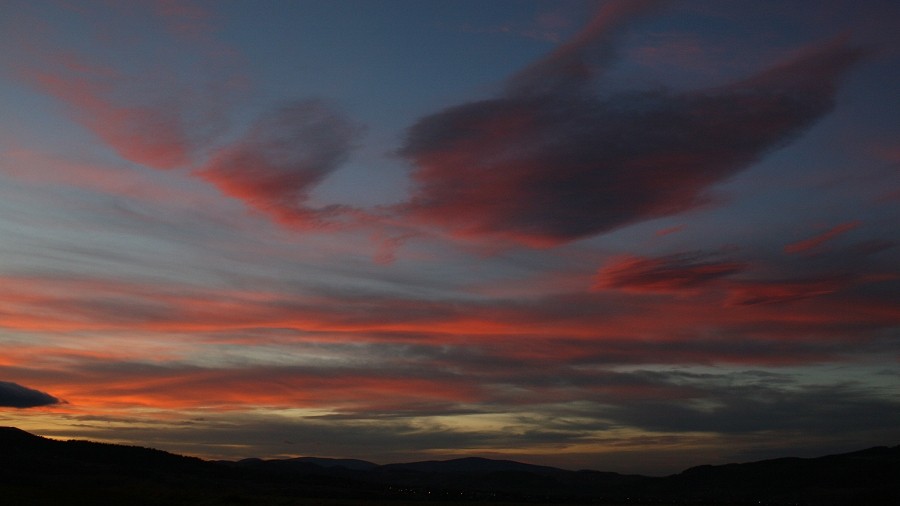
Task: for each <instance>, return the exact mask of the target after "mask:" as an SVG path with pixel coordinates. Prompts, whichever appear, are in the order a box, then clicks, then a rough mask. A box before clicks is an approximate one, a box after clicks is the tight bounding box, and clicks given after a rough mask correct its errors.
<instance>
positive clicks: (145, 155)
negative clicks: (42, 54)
mask: <svg viewBox="0 0 900 506" xmlns="http://www.w3.org/2000/svg"><path fill="white" fill-rule="evenodd" d="M30 74H31V77H32V80H33V82H35V83H36V84H37V85H38V86H39V87H41V88H42V89H43V90H44V91H46V92H48V93H50V94H52V95H54V96H56V97H57V98H60V99H62V100H63V101H65V102H66V103H68V104H69V105H70V106H71V107H72V109H73V111H75V115H74V117H75V120H76V121H78V122H79V123H81V124H82V125H84V126H85V127H86V128H88V129H89V130H91V131H92V132H94V134H95V135H97V137H99V138H100V139H102V140H103V141H104V142H105V143H107V144H108V145H109V146H110V147H112V148H113V149H114V150H115V151H116V152H117V153H118V154H119V155H120V156H121V157H122V158H124V159H126V160H130V161H132V162H135V163H140V164H142V165H147V166H149V167H154V168H158V169H171V168H174V167H180V166H184V165H187V164H188V163H189V161H190V158H191V156H190V155H191V150H192V148H193V146H191V144H190V143H189V141H188V134H187V132H186V130H185V128H186V125H185V121H184V118H183V116H182V115H181V112H180V111H182V110H183V109H182V106H184V105H185V104H181V103H179V102H180V101H179V100H176V99H165V98H160V99H159V100H158V101H156V102H155V103H154V102H151V103H146V104H143V105H134V104H129V103H127V101H121V102H120V101H117V100H116V99H115V98H113V97H114V94H113V91H112V90H113V89H114V88H122V87H123V86H124V83H123V81H124V78H123V77H122V76H120V75H118V74H117V73H116V72H114V71H112V70H110V69H99V68H91V67H88V66H86V65H84V64H77V63H71V64H67V65H64V66H61V67H57V68H56V70H55V72H54V73H51V72H32V73H30Z"/></svg>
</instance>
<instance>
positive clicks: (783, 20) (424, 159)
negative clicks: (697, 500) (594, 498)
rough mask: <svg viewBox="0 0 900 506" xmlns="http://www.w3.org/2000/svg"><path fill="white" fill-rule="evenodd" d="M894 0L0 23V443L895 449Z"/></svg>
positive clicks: (899, 273) (446, 451) (676, 464)
mask: <svg viewBox="0 0 900 506" xmlns="http://www.w3.org/2000/svg"><path fill="white" fill-rule="evenodd" d="M898 24H900V6H898V4H897V3H896V2H892V1H887V0H884V1H879V0H871V1H867V2H862V3H860V2H854V1H850V0H847V1H836V0H833V1H824V2H823V1H796V2H781V1H763V2H731V1H721V0H710V1H702V0H697V1H672V2H662V1H660V2H651V1H639V0H634V1H599V2H594V1H584V0H558V1H553V0H492V1H491V2H483V1H481V0H478V1H470V0H455V1H452V2H421V1H418V0H408V1H407V0H380V1H363V0H358V1H354V0H336V1H331V0H329V1H312V0H298V1H274V0H265V1H259V2H251V1H236V0H222V1H208V2H203V1H200V2H179V1H96V2H89V1H45V0H38V1H30V0H29V1H26V0H11V1H5V2H3V3H2V5H0V43H2V47H3V48H4V51H3V54H2V55H0V107H2V109H0V110H2V115H0V425H11V426H17V427H20V428H22V429H25V430H28V431H31V432H33V433H36V434H40V435H43V436H47V437H52V438H59V439H70V438H77V439H91V440H95V441H105V442H114V443H124V444H134V445H141V446H150V447H154V448H160V449H164V450H168V451H173V452H178V453H182V454H187V455H196V456H200V457H203V458H215V459H219V458H224V459H239V458H245V457H263V458H287V457H293V456H302V455H315V456H322V457H354V458H362V459H367V460H371V461H374V462H377V463H388V462H404V461H415V460H431V459H448V458H455V457H463V456H481V457H489V458H507V459H514V460H519V461H524V462H531V463H535V464H544V465H553V466H559V467H563V468H567V469H597V470H606V471H618V472H634V473H644V474H668V473H674V472H678V471H681V470H683V469H685V468H687V467H689V466H693V465H698V464H706V463H712V464H716V463H725V462H735V461H749V460H758V459H763V458H771V457H779V456H787V455H792V456H802V457H808V456H818V455H823V454H828V453H836V452H842V451H852V450H857V449H862V448H866V447H869V446H876V445H896V444H900V367H898V365H900V331H898V329H900V244H898V240H897V237H900V220H898V216H900V171H898V168H900V122H898V121H897V118H900V101H898V100H897V90H898V89H900V36H898V34H900V30H898Z"/></svg>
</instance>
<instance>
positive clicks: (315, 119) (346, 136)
mask: <svg viewBox="0 0 900 506" xmlns="http://www.w3.org/2000/svg"><path fill="white" fill-rule="evenodd" d="M359 134H360V127H359V126H357V125H356V124H354V123H353V122H351V121H350V120H349V119H347V118H346V117H345V116H344V114H343V113H341V112H339V111H338V110H336V109H335V108H334V107H331V106H329V105H328V104H326V103H324V102H322V101H318V100H304V101H298V102H294V103H291V104H288V105H285V106H283V107H280V108H277V109H275V110H272V111H270V112H268V113H267V114H265V115H264V116H263V117H261V118H260V119H259V120H258V121H257V122H256V123H255V124H254V125H253V126H252V127H251V128H250V130H249V131H248V132H247V133H246V134H245V135H244V136H243V137H241V138H239V139H238V140H236V141H234V142H233V143H231V144H230V145H228V146H225V147H224V148H222V149H220V150H219V151H218V152H217V153H215V154H214V155H213V157H212V160H211V161H210V162H209V163H208V164H207V166H206V167H205V168H204V169H202V170H201V171H199V172H198V175H199V176H200V177H202V178H204V179H206V180H208V181H209V182H211V183H213V184H214V185H216V186H217V187H219V189H220V190H222V192H223V193H226V194H228V195H230V196H232V197H235V198H238V199H241V200H243V201H244V202H245V203H247V205H249V206H251V207H254V208H256V209H258V210H260V211H262V212H264V213H267V214H269V215H271V216H273V217H274V218H275V219H277V220H279V221H280V222H282V223H284V224H288V225H295V226H308V225H314V224H316V223H317V222H318V221H319V219H320V218H323V217H326V216H328V215H330V214H335V213H337V212H338V211H339V208H337V207H330V208H324V209H311V208H308V207H306V205H305V202H306V200H307V199H308V197H309V192H310V191H311V190H312V189H313V188H314V187H315V186H316V185H317V184H318V183H320V182H321V181H322V180H323V179H324V178H325V177H326V176H327V175H328V174H330V173H331V172H332V171H334V170H335V169H337V168H338V166H340V164H341V163H343V162H344V161H345V160H346V158H347V156H348V155H349V153H350V150H351V148H352V147H353V143H354V141H355V140H356V139H357V137H358V136H359Z"/></svg>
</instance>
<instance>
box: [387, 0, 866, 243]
mask: <svg viewBox="0 0 900 506" xmlns="http://www.w3.org/2000/svg"><path fill="white" fill-rule="evenodd" d="M646 7H647V6H646V5H644V4H643V3H632V2H621V3H620V2H612V3H608V4H604V8H603V9H601V10H600V11H599V13H598V15H597V16H596V17H595V18H594V20H593V21H591V22H590V23H589V24H588V26H587V27H586V28H585V29H584V30H583V31H582V32H581V33H580V34H579V35H577V36H576V37H575V38H574V39H573V40H572V41H570V42H569V43H567V44H564V45H563V46H561V47H560V48H559V49H557V50H556V51H554V52H553V53H551V54H550V55H549V56H548V57H546V58H544V59H542V60H540V61H538V62H537V63H535V64H533V65H531V66H529V67H527V68H526V69H524V70H523V71H521V72H520V73H518V74H516V75H514V76H512V77H511V78H510V79H509V80H508V81H507V83H506V84H507V86H506V89H505V91H503V92H502V93H500V94H499V95H498V96H496V97H494V98H490V99H486V100H480V101H475V102H469V103H465V104H462V105H458V106H455V107H450V108H448V109H445V110H443V111H440V112H437V113H435V114H432V115H429V116H426V117H423V118H421V119H420V120H419V121H417V122H416V123H415V124H413V125H412V127H410V129H409V130H408V133H407V138H406V140H405V144H404V145H403V147H402V148H401V150H400V153H401V154H402V155H403V156H405V157H406V158H407V159H409V160H410V161H411V162H412V163H413V165H414V170H413V173H412V176H413V178H414V181H415V183H416V185H417V186H416V188H415V189H414V193H413V195H412V196H411V199H410V200H409V202H407V203H406V204H404V205H403V206H401V208H402V210H403V211H404V212H405V213H406V214H407V215H408V216H409V217H411V218H412V219H413V220H414V221H419V222H424V223H427V224H430V225H437V226H440V227H443V228H446V229H448V230H449V231H450V232H451V233H453V234H455V235H457V236H464V237H484V236H490V237H495V238H502V239H506V240H510V241H513V242H516V243H520V244H525V245H530V246H551V245H556V244H560V243H565V242H568V241H572V240H576V239H579V238H584V237H588V236H592V235H595V234H599V233H603V232H608V231H611V230H614V229H616V228H619V227H623V226H626V225H629V224H632V223H637V222H640V221H644V220H648V219H652V218H657V217H661V216H668V215H672V214H675V213H678V212H681V211H685V210H688V209H692V208H695V207H697V206H699V205H701V204H703V203H704V202H706V201H707V200H708V199H707V197H706V195H705V192H706V190H708V189H709V188H710V187H711V186H712V185H714V184H715V183H718V182H720V181H722V180H724V179H726V178H728V177H729V176H731V175H733V174H735V173H737V172H739V171H741V170H743V169H745V168H747V167H749V166H750V165H752V164H753V163H754V162H755V161H757V160H758V159H759V158H761V157H762V156H764V155H765V154H766V153H768V152H770V151H772V150H774V149H777V148H779V147H782V146H784V145H785V144H787V143H789V142H790V141H791V140H793V139H794V138H796V137H797V136H798V135H800V134H801V133H802V132H803V131H804V130H805V129H806V128H808V127H809V126H810V125H812V124H813V123H814V122H815V121H816V120H818V119H819V118H821V117H822V116H823V115H824V114H826V113H827V112H828V111H829V110H830V109H831V108H832V107H833V105H834V93H835V90H836V88H837V84H838V81H839V79H840V77H841V76H842V75H843V74H844V73H845V72H846V70H847V69H848V68H849V67H850V66H851V65H852V64H853V63H854V62H856V61H857V60H859V59H860V57H861V56H862V52H861V51H860V50H857V49H855V48H852V47H850V46H849V45H848V44H847V43H846V42H844V41H842V40H836V41H832V42H830V43H827V44H824V45H821V46H819V47H815V48H812V49H811V50H808V51H806V52H805V53H803V54H801V55H799V56H798V57H796V58H794V59H793V60H791V61H788V62H786V63H783V64H781V65H777V66H774V67H772V68H770V69H768V70H765V71H763V72H761V73H759V74H757V75H756V76H753V77H751V78H749V79H745V80H743V81H738V82H734V83H732V84H729V85H727V86H721V87H716V88H709V89H705V90H700V91H693V92H687V93H670V92H665V91H648V92H633V93H621V94H618V95H609V96H599V95H597V94H595V93H593V92H592V87H593V86H594V85H595V84H596V76H597V75H598V74H599V73H600V71H602V70H603V68H604V67H605V66H608V65H609V64H610V62H611V61H612V59H613V58H612V54H613V45H612V39H613V35H614V34H615V33H616V32H618V31H619V30H620V29H621V28H622V27H623V26H625V25H627V24H628V23H629V22H630V21H631V20H633V19H634V18H635V16H637V15H638V14H641V13H643V12H644V11H645V10H646Z"/></svg>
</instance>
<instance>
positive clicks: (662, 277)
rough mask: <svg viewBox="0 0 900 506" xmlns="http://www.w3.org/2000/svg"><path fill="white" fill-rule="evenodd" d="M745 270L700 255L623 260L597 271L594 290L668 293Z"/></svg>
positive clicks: (704, 283) (735, 265) (741, 267)
mask: <svg viewBox="0 0 900 506" xmlns="http://www.w3.org/2000/svg"><path fill="white" fill-rule="evenodd" d="M745 269H746V266H745V265H744V264H742V263H739V262H725V261H719V260H714V259H711V258H709V257H708V256H707V255H702V254H690V253H683V254H677V255H669V256H664V257H657V258H645V257H636V256H627V257H624V258H621V259H619V260H617V261H614V262H612V263H610V264H609V265H607V266H605V267H603V268H602V269H600V271H599V272H598V273H597V277H596V282H595V283H594V288H596V289H619V290H627V291H636V292H671V291H678V290H683V289H690V288H696V287H699V286H702V285H706V284H708V283H710V282H711V281H714V280H716V279H719V278H722V277H725V276H729V275H731V274H735V273H738V272H741V271H743V270H745Z"/></svg>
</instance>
